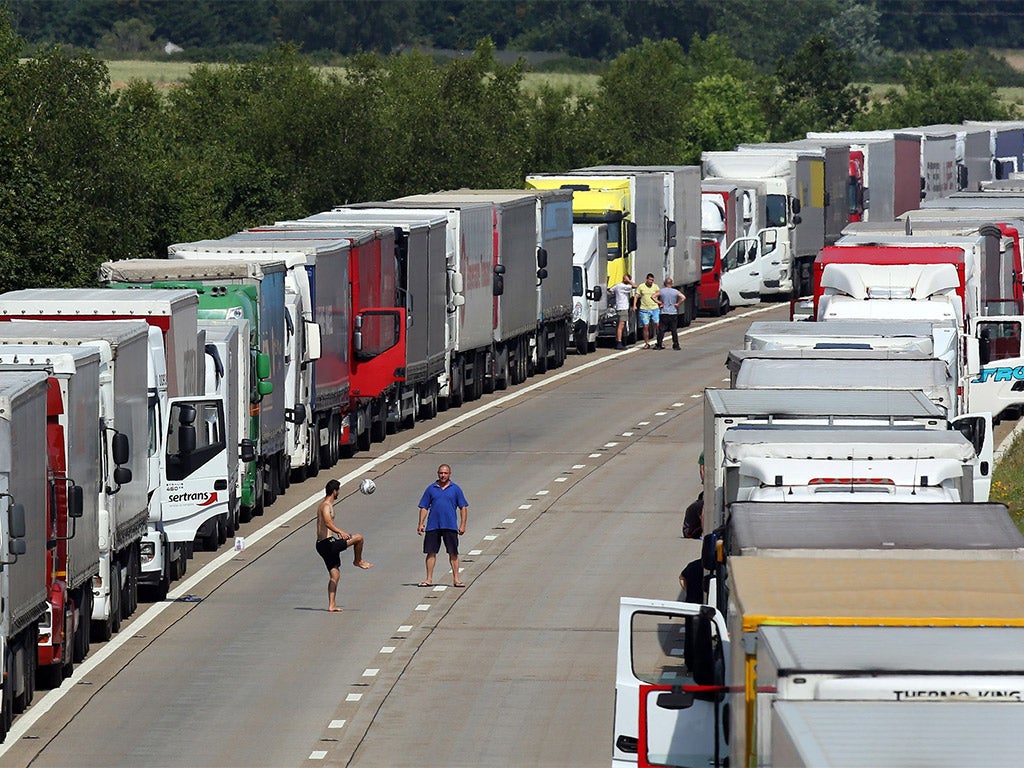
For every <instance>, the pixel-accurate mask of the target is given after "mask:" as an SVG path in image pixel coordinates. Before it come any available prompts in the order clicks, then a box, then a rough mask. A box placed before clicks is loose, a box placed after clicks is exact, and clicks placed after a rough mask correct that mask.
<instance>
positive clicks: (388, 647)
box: [380, 645, 395, 653]
mask: <svg viewBox="0 0 1024 768" xmlns="http://www.w3.org/2000/svg"><path fill="white" fill-rule="evenodd" d="M380 652H381V653H394V652H395V646H393V645H385V646H384V647H383V648H381V649H380Z"/></svg>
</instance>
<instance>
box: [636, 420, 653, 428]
mask: <svg viewBox="0 0 1024 768" xmlns="http://www.w3.org/2000/svg"><path fill="white" fill-rule="evenodd" d="M650 423H651V422H649V421H638V422H637V423H636V425H637V426H638V427H646V426H647V425H648V424H650Z"/></svg>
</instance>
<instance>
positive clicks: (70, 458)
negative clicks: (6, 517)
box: [0, 323, 102, 681]
mask: <svg viewBox="0 0 1024 768" xmlns="http://www.w3.org/2000/svg"><path fill="white" fill-rule="evenodd" d="M18 325H21V324H17V323H2V324H0V334H4V333H5V332H6V331H9V330H10V329H13V328H15V327H17V326H18ZM10 341H12V340H11V339H9V338H7V337H6V336H4V337H2V338H0V370H3V371H37V372H43V373H45V374H46V375H47V376H48V377H49V379H50V382H49V383H50V387H51V388H53V389H54V390H55V391H53V392H51V393H49V395H48V397H47V425H46V442H47V448H48V451H47V453H48V462H47V470H48V472H49V478H50V482H51V488H50V491H51V494H52V495H51V496H50V501H51V505H50V506H51V507H52V508H51V509H49V510H44V511H43V513H44V514H47V515H48V522H47V531H48V537H49V538H51V539H52V540H53V541H52V552H51V554H50V557H51V558H52V566H51V569H49V573H48V576H49V579H48V603H49V605H48V610H49V614H50V615H49V618H48V621H44V622H43V625H44V626H43V630H42V631H40V649H39V664H40V669H41V671H45V672H46V676H47V677H48V679H49V680H51V681H59V680H61V679H63V677H66V676H67V674H66V673H67V672H68V671H70V669H71V668H72V666H73V664H74V662H75V661H81V660H82V659H83V658H84V657H85V654H86V653H87V651H88V648H89V636H90V630H91V623H92V598H93V579H94V578H95V577H96V576H97V575H99V573H100V546H99V542H100V530H99V525H100V521H99V500H98V497H97V495H96V493H95V491H94V484H95V478H98V477H100V476H101V474H102V472H101V467H100V453H99V450H100V442H99V441H98V440H97V439H96V434H97V430H98V429H99V428H100V419H99V394H100V383H99V366H100V356H99V352H98V351H97V350H95V349H88V348H85V347H63V346H62V347H52V346H51V347H45V346H44V347H36V346H28V345H24V344H21V341H20V340H18V339H14V340H13V341H14V343H9V342H10ZM54 395H58V396H56V397H55V396H54ZM75 486H77V490H73V488H74V487H75ZM86 490H88V491H89V492H88V493H87V492H86ZM44 665H45V666H44Z"/></svg>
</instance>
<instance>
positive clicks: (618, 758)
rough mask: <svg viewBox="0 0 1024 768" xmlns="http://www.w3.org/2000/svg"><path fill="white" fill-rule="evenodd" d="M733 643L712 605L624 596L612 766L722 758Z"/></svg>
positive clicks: (703, 761)
mask: <svg viewBox="0 0 1024 768" xmlns="http://www.w3.org/2000/svg"><path fill="white" fill-rule="evenodd" d="M702 612H703V614H704V615H703V617H702V616H701V614H702ZM712 613H713V615H712ZM709 617H710V618H709ZM728 646H729V639H728V631H727V630H726V626H725V621H724V619H723V618H722V616H721V614H720V613H718V611H716V610H715V609H713V608H711V607H710V606H706V605H698V604H694V603H677V602H671V601H667V600H646V599H641V598H633V597H623V598H621V601H620V604H619V636H618V656H617V670H616V681H615V723H614V735H613V753H612V754H613V765H614V766H622V767H624V766H633V765H636V766H640V768H643V767H644V766H697V765H699V766H710V765H720V764H721V763H722V761H723V760H724V759H725V756H726V755H727V753H728V752H727V746H726V739H725V733H726V731H725V712H726V708H725V707H724V706H723V705H724V701H725V698H724V693H723V691H722V690H721V688H722V686H723V685H724V683H725V679H726V663H727V659H728V658H729V648H728ZM641 725H642V726H643V729H642V730H641Z"/></svg>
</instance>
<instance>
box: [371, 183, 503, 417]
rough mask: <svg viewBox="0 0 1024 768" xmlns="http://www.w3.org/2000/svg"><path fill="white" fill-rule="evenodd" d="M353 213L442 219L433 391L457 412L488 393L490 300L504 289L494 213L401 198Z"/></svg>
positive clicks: (469, 205)
mask: <svg viewBox="0 0 1024 768" xmlns="http://www.w3.org/2000/svg"><path fill="white" fill-rule="evenodd" d="M351 207H352V208H354V209H359V208H362V207H366V208H369V209H385V210H394V211H396V214H397V213H405V214H408V215H410V216H414V215H424V216H428V217H432V216H444V217H445V219H446V220H447V222H448V225H447V227H448V228H447V235H446V247H445V251H446V262H447V268H446V270H445V271H446V282H447V300H446V311H447V323H446V325H445V348H446V349H447V350H449V354H448V357H447V361H446V364H445V366H446V368H445V376H444V378H443V379H442V380H441V387H440V390H439V392H438V395H439V408H441V409H446V408H449V407H453V408H457V407H458V406H460V405H462V403H463V401H464V400H474V399H477V398H479V397H480V396H481V395H482V394H484V393H485V392H487V393H489V392H493V391H494V389H495V387H496V386H497V385H498V384H499V383H500V384H502V385H504V386H507V379H505V380H502V381H501V382H499V381H498V380H497V378H496V377H495V346H494V302H495V296H496V295H498V293H500V292H503V291H504V277H503V275H504V271H503V270H504V267H503V265H500V264H498V263H497V262H496V261H495V256H494V248H495V242H494V212H493V208H492V206H491V205H489V204H488V203H487V202H486V201H483V200H480V201H470V202H466V203H447V204H446V203H443V202H439V201H433V200H431V201H424V202H422V203H420V204H416V203H410V202H408V201H404V200H391V201H388V202H375V203H366V204H364V205H354V206H351Z"/></svg>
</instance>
